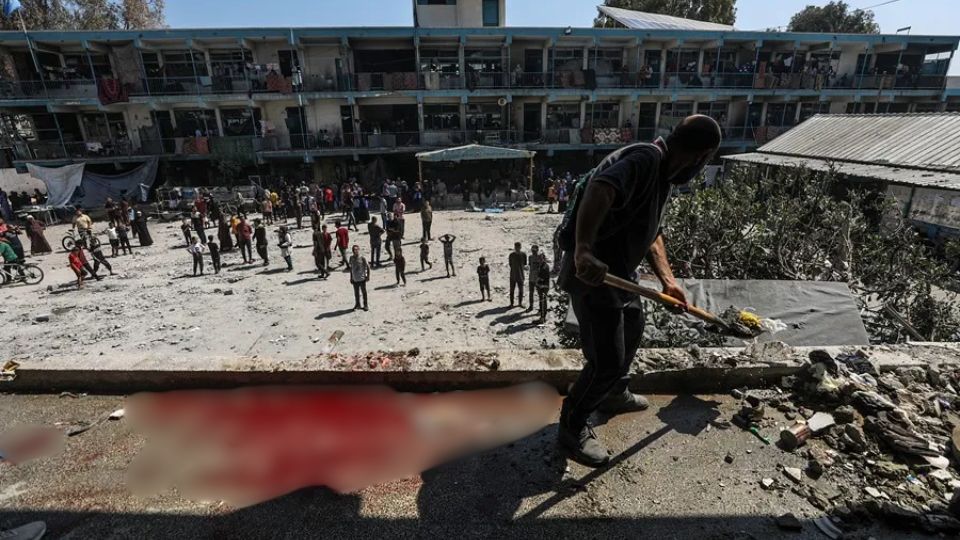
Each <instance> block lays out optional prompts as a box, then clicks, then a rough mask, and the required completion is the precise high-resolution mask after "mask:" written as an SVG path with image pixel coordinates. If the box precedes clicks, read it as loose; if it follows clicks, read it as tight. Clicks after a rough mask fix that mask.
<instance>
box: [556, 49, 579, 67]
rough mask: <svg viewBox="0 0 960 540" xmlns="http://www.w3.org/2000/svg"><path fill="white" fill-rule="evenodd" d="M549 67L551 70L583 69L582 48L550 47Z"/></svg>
mask: <svg viewBox="0 0 960 540" xmlns="http://www.w3.org/2000/svg"><path fill="white" fill-rule="evenodd" d="M549 56H550V58H549V61H550V68H551V69H552V70H553V71H577V70H580V69H583V49H582V48H576V49H550V51H549Z"/></svg>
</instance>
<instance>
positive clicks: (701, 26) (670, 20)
mask: <svg viewBox="0 0 960 540" xmlns="http://www.w3.org/2000/svg"><path fill="white" fill-rule="evenodd" d="M597 9H599V10H600V13H602V14H604V15H606V16H608V17H610V18H612V19H613V20H615V21H617V22H618V23H620V24H622V25H624V26H626V27H627V28H632V29H635V30H733V27H732V26H729V25H726V24H716V23H711V22H705V21H695V20H693V19H684V18H681V17H672V16H670V15H660V14H658V13H646V12H643V11H631V10H629V9H621V8H615V7H609V6H597Z"/></svg>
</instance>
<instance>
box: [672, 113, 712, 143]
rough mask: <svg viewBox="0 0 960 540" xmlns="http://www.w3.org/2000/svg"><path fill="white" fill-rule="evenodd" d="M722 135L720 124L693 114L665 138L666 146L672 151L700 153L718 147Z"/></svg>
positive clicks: (706, 117) (707, 117)
mask: <svg viewBox="0 0 960 540" xmlns="http://www.w3.org/2000/svg"><path fill="white" fill-rule="evenodd" d="M722 139H723V133H722V131H721V130H720V124H718V123H717V121H716V120H714V119H713V118H710V117H709V116H704V115H702V114H695V115H693V116H688V117H686V118H684V119H683V121H682V122H680V124H679V125H678V126H677V127H676V128H674V130H673V133H671V134H670V136H669V137H667V146H668V147H669V148H670V149H671V150H673V149H676V150H681V151H684V152H690V153H702V152H706V151H707V150H716V149H717V148H719V147H720V141H721V140H722Z"/></svg>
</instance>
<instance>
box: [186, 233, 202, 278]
mask: <svg viewBox="0 0 960 540" xmlns="http://www.w3.org/2000/svg"><path fill="white" fill-rule="evenodd" d="M187 252H188V253H190V255H191V256H193V277H197V270H198V269H199V270H200V275H201V276H202V275H203V244H201V243H200V239H199V238H197V237H196V236H194V237H193V238H191V239H190V246H189V247H188V248H187Z"/></svg>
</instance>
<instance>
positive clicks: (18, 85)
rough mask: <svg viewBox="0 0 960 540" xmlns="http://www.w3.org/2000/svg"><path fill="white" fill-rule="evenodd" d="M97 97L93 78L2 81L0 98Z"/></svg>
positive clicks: (95, 82) (0, 82) (95, 83)
mask: <svg viewBox="0 0 960 540" xmlns="http://www.w3.org/2000/svg"><path fill="white" fill-rule="evenodd" d="M83 98H91V99H96V98H97V81H95V80H93V79H58V80H43V81H41V80H33V81H10V80H3V81H0V99H83Z"/></svg>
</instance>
